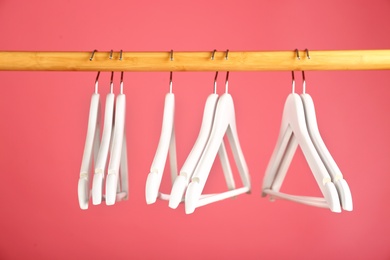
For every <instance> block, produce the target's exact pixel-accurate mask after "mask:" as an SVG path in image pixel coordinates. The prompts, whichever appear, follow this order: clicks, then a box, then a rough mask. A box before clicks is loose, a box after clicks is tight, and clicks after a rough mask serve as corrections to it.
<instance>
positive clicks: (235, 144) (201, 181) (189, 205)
mask: <svg viewBox="0 0 390 260" xmlns="http://www.w3.org/2000/svg"><path fill="white" fill-rule="evenodd" d="M228 76H229V72H227V75H226V93H224V94H223V95H221V97H220V98H219V100H218V104H217V108H216V111H215V116H214V123H213V126H212V129H211V133H210V137H209V139H208V141H207V144H206V147H205V149H204V151H203V154H202V156H201V158H200V160H199V163H198V165H197V167H196V168H195V171H194V174H193V176H192V178H191V183H190V184H189V185H188V188H187V192H186V195H185V211H186V213H187V214H190V213H193V212H194V211H195V208H197V207H200V206H204V205H207V204H209V203H212V202H216V201H220V200H223V199H226V198H230V197H233V196H236V195H239V194H243V193H249V192H250V190H251V186H250V177H249V171H248V167H247V164H246V162H245V158H244V155H243V153H242V150H241V146H240V143H239V139H238V133H237V129H236V120H235V112H234V103H233V99H232V97H231V95H230V94H228V93H227V88H228ZM225 134H227V136H228V140H229V143H230V146H231V149H232V152H233V156H234V160H235V162H236V164H237V168H238V171H239V173H240V176H241V179H242V183H243V185H244V186H243V187H242V188H238V189H234V190H229V191H226V192H222V193H218V194H215V195H212V196H208V197H205V198H201V194H202V191H203V188H204V186H205V184H206V181H207V178H208V175H209V173H210V170H211V167H212V165H213V163H214V159H215V157H216V155H217V153H218V150H219V148H220V146H221V144H222V142H223V137H224V135H225Z"/></svg>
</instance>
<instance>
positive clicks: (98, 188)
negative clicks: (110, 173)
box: [92, 72, 115, 205]
mask: <svg viewBox="0 0 390 260" xmlns="http://www.w3.org/2000/svg"><path fill="white" fill-rule="evenodd" d="M113 77H114V72H111V80H110V93H108V94H107V97H106V106H105V110H104V125H103V134H102V139H101V143H100V148H99V152H98V155H97V159H96V163H95V174H94V176H93V182H92V204H93V205H98V204H100V203H101V202H102V198H103V197H104V196H103V192H102V191H103V180H104V177H105V173H106V163H107V159H108V152H109V147H110V143H111V138H112V129H113V127H114V103H115V102H114V101H115V94H114V92H113V88H114V83H113Z"/></svg>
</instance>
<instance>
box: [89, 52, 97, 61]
mask: <svg viewBox="0 0 390 260" xmlns="http://www.w3.org/2000/svg"><path fill="white" fill-rule="evenodd" d="M95 52H97V50H93V52H92V55H91V57H90V58H89V60H90V61H92V60H93V56H95Z"/></svg>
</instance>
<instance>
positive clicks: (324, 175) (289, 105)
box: [263, 72, 341, 212]
mask: <svg viewBox="0 0 390 260" xmlns="http://www.w3.org/2000/svg"><path fill="white" fill-rule="evenodd" d="M292 76H293V93H292V94H290V95H289V96H288V97H287V100H286V103H285V106H284V111H283V118H282V124H281V128H280V133H279V137H278V141H277V144H276V146H275V150H274V152H273V154H272V157H271V160H270V162H269V164H268V166H267V169H266V173H265V176H264V180H263V196H266V194H269V195H271V196H272V198H281V199H287V200H291V201H295V202H298V203H302V204H306V205H311V206H317V207H325V208H330V210H331V211H333V212H341V207H340V201H339V196H338V192H337V190H336V187H335V185H334V183H333V182H332V180H331V177H330V176H329V174H328V171H327V169H326V167H325V165H324V163H323V161H322V160H321V157H320V156H319V154H318V152H317V150H316V148H315V146H314V144H313V142H312V140H311V137H310V135H309V132H308V129H307V124H306V119H305V110H304V106H303V103H302V99H301V97H300V96H299V95H298V94H295V93H294V89H295V80H294V72H292ZM298 144H299V145H300V147H301V149H302V152H303V154H304V156H305V158H306V160H307V162H308V164H309V167H310V169H311V171H312V173H313V175H314V177H315V179H316V181H317V184H318V186H319V187H320V190H321V192H322V194H323V196H324V198H317V197H306V196H295V195H290V194H285V193H281V192H279V190H280V187H281V184H282V182H283V179H284V177H285V174H286V172H287V169H288V167H289V165H290V162H291V160H292V158H293V156H294V153H295V150H296V148H297V146H298Z"/></svg>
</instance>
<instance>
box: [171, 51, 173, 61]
mask: <svg viewBox="0 0 390 260" xmlns="http://www.w3.org/2000/svg"><path fill="white" fill-rule="evenodd" d="M171 61H173V50H171Z"/></svg>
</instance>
